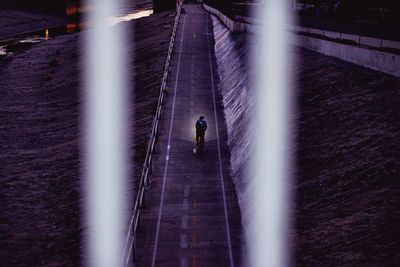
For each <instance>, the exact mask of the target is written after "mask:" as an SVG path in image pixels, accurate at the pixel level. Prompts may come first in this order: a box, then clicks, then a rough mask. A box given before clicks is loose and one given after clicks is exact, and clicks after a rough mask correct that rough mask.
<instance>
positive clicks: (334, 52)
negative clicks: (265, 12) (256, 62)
mask: <svg viewBox="0 0 400 267" xmlns="http://www.w3.org/2000/svg"><path fill="white" fill-rule="evenodd" d="M203 7H204V9H205V10H206V11H208V12H209V13H211V14H213V15H215V16H216V17H217V18H219V20H220V21H221V22H222V23H223V24H224V25H225V26H226V27H227V28H228V29H229V30H230V31H231V32H247V33H256V32H257V30H258V28H259V27H260V25H256V24H250V23H242V22H235V21H233V20H231V19H230V18H228V17H227V16H225V15H224V14H223V13H221V12H220V11H219V10H217V9H215V8H213V7H210V6H208V5H206V4H204V3H203ZM294 30H295V31H306V32H309V33H315V34H320V35H325V36H327V37H331V38H341V39H347V40H352V41H354V42H356V43H359V42H360V41H362V42H363V43H365V44H367V45H369V46H375V47H376V46H377V45H378V44H379V46H380V45H382V44H381V43H383V46H384V44H386V45H388V46H387V47H393V46H395V47H396V46H397V45H398V43H399V42H396V41H388V40H380V39H376V38H370V37H363V36H358V35H351V34H344V33H342V34H341V33H338V32H329V31H322V30H318V29H311V28H304V27H301V26H295V27H294ZM291 39H292V40H295V41H294V45H296V46H300V47H303V48H306V49H310V50H313V51H316V52H319V53H321V54H324V55H327V56H332V57H336V58H340V59H342V60H345V61H348V62H351V63H354V64H357V65H360V66H363V67H366V68H370V69H373V70H377V71H381V72H384V73H387V74H391V75H394V76H397V77H400V55H396V54H390V53H386V52H382V51H378V50H373V49H368V48H364V47H358V46H353V45H347V44H342V43H338V42H334V41H329V40H323V39H318V38H314V37H309V36H304V35H298V34H295V36H294V38H291Z"/></svg>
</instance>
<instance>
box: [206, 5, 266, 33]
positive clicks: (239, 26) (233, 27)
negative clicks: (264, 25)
mask: <svg viewBox="0 0 400 267" xmlns="http://www.w3.org/2000/svg"><path fill="white" fill-rule="evenodd" d="M203 8H204V9H205V10H206V11H207V12H209V13H211V14H213V15H215V16H216V17H217V18H219V20H220V21H221V22H222V23H223V24H224V25H225V26H226V27H227V28H228V29H229V30H230V31H231V32H247V33H255V32H256V30H257V28H258V27H260V26H258V25H255V24H250V23H244V22H237V21H234V20H231V19H230V18H228V17H227V16H225V15H224V14H223V13H222V12H220V11H219V10H217V9H215V8H213V7H211V6H208V5H206V4H204V3H203Z"/></svg>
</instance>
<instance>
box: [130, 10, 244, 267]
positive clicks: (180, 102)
mask: <svg viewBox="0 0 400 267" xmlns="http://www.w3.org/2000/svg"><path fill="white" fill-rule="evenodd" d="M184 9H185V11H186V12H183V14H182V16H181V19H180V25H179V31H178V33H179V34H178V36H177V39H176V50H175V54H174V56H173V58H172V70H171V75H170V79H169V83H168V85H167V87H168V96H167V98H166V104H165V106H164V110H163V114H164V117H163V122H162V125H161V128H160V136H159V142H158V144H157V146H158V147H157V152H158V153H157V155H156V158H155V162H154V170H153V176H152V180H151V186H150V189H149V191H148V194H147V196H146V201H147V202H146V205H147V206H146V209H145V210H144V213H143V217H142V225H141V226H142V228H141V231H140V232H139V234H138V241H137V259H138V266H239V265H240V261H241V258H242V257H241V235H242V233H241V222H240V211H239V207H238V205H237V199H236V195H235V192H234V187H233V184H232V180H231V177H230V175H229V168H230V167H229V151H228V148H227V144H226V143H227V139H226V138H227V137H226V126H225V122H224V116H223V110H222V106H221V98H220V96H219V95H218V93H217V86H216V81H217V79H218V78H217V74H216V73H217V72H216V65H215V64H216V63H215V60H214V50H213V46H214V43H213V35H212V23H211V19H210V18H209V17H208V14H206V13H205V12H204V11H203V10H202V9H201V8H199V7H198V6H197V5H185V6H184ZM199 115H204V116H205V118H206V120H207V122H208V127H209V128H208V130H207V133H206V144H205V150H204V151H203V153H197V152H196V153H195V150H194V149H195V142H194V137H195V136H194V134H195V132H194V124H195V121H196V120H197V118H198V116H199Z"/></svg>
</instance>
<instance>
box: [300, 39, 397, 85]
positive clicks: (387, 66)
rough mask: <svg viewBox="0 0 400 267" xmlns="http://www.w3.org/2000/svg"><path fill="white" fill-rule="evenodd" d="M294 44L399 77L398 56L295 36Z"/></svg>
mask: <svg viewBox="0 0 400 267" xmlns="http://www.w3.org/2000/svg"><path fill="white" fill-rule="evenodd" d="M293 40H294V44H295V45H297V46H300V47H304V48H307V49H310V50H313V51H316V52H319V53H321V54H324V55H327V56H333V57H336V58H340V59H342V60H345V61H348V62H352V63H354V64H357V65H361V66H363V67H367V68H370V69H373V70H377V71H381V72H384V73H387V74H391V75H394V76H397V77H400V55H396V54H389V53H385V52H382V51H377V50H373V49H367V48H362V47H357V46H352V45H346V44H342V43H337V42H332V41H328V40H323V39H317V38H313V37H308V36H303V35H297V36H295V38H293Z"/></svg>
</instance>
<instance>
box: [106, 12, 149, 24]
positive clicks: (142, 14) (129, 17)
mask: <svg viewBox="0 0 400 267" xmlns="http://www.w3.org/2000/svg"><path fill="white" fill-rule="evenodd" d="M152 14H153V10H152V9H150V10H140V11H136V12H134V13H130V14H127V15H124V16H120V17H111V18H110V19H109V22H110V24H111V25H112V26H114V25H116V24H118V23H121V22H126V21H131V20H134V19H140V18H143V17H148V16H150V15H152Z"/></svg>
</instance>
